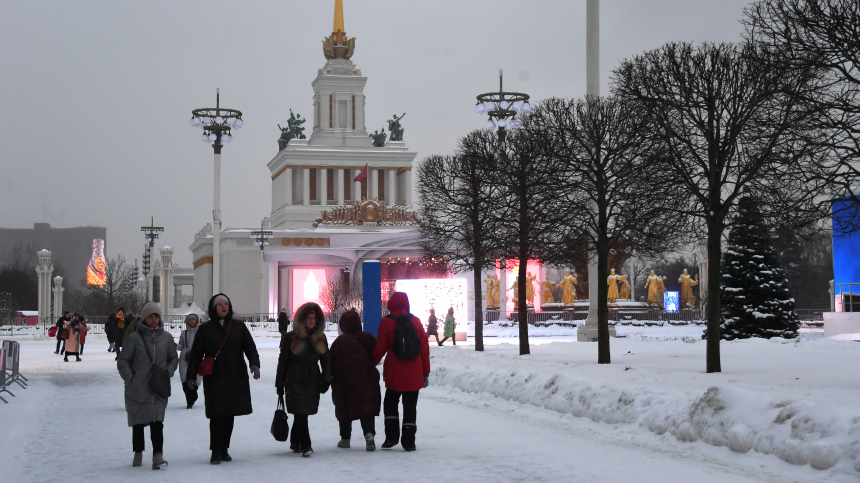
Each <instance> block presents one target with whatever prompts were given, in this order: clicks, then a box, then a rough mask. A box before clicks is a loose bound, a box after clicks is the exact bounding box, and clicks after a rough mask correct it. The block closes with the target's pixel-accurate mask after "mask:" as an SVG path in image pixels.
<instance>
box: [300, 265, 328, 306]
mask: <svg viewBox="0 0 860 483" xmlns="http://www.w3.org/2000/svg"><path fill="white" fill-rule="evenodd" d="M327 284H328V281H327V280H326V276H325V269H322V268H294V269H293V310H298V309H299V307H301V306H302V304H305V303H308V302H314V303H316V304H319V306H320V307H321V308H322V309H323V312H328V310H329V309H328V307H327V306H326V305H325V304H324V303H323V302H322V300H320V292H322V290H323V289H324V288H325V286H326V285H327Z"/></svg>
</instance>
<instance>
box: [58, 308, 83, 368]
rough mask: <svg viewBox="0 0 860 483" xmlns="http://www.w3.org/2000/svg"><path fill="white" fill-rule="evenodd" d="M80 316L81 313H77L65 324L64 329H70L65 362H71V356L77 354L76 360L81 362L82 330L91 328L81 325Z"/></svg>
mask: <svg viewBox="0 0 860 483" xmlns="http://www.w3.org/2000/svg"><path fill="white" fill-rule="evenodd" d="M78 317H79V315H78V314H75V316H74V317H72V319H71V320H69V321H68V322H66V323H65V324H63V329H69V332H68V337H67V338H66V357H64V358H63V361H65V362H69V356H75V361H76V362H81V353H80V349H81V331H85V330H89V329H84V328H83V327H82V326H81V323H80V321H78Z"/></svg>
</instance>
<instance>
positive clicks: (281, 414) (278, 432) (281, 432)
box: [269, 396, 290, 442]
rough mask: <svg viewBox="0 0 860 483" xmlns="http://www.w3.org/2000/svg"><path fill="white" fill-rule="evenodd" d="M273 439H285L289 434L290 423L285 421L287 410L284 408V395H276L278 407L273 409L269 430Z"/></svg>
mask: <svg viewBox="0 0 860 483" xmlns="http://www.w3.org/2000/svg"><path fill="white" fill-rule="evenodd" d="M269 432H271V433H272V436H274V437H275V441H282V442H283V441H286V440H287V437H289V436H290V423H289V422H287V412H286V411H285V410H284V396H278V408H277V409H275V418H274V419H272V428H271V429H270V430H269Z"/></svg>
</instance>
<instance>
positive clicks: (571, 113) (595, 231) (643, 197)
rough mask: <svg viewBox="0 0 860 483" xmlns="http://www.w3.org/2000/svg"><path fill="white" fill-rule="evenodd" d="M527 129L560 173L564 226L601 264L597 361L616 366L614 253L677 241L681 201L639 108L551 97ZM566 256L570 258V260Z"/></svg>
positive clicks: (607, 99)
mask: <svg viewBox="0 0 860 483" xmlns="http://www.w3.org/2000/svg"><path fill="white" fill-rule="evenodd" d="M531 121H532V122H530V123H528V125H527V126H528V127H527V129H529V130H534V135H535V136H544V137H546V139H547V142H546V143H544V144H543V145H542V146H543V147H544V148H545V151H544V152H545V154H546V156H547V157H548V158H551V159H554V160H555V162H556V164H558V166H559V167H560V168H561V170H562V171H561V174H562V176H559V183H561V184H562V185H563V186H564V189H563V190H562V191H561V193H562V196H563V200H564V205H565V208H564V209H563V210H562V211H563V214H564V215H566V219H565V223H566V225H567V226H568V227H569V233H571V234H572V235H573V237H574V239H582V240H587V241H588V243H587V245H586V246H587V247H588V249H589V250H590V251H592V252H593V256H594V257H596V259H597V280H593V281H592V280H589V283H597V334H598V335H597V362H598V363H599V364H609V363H610V362H611V357H610V350H609V317H608V315H609V312H608V309H609V307H608V302H607V295H608V291H609V287H608V285H607V284H606V283H605V282H604V280H607V279H608V276H609V262H610V253H615V254H623V255H624V256H625V258H626V256H627V254H629V253H630V252H631V251H633V250H636V251H638V252H639V253H642V254H651V253H655V252H658V251H664V250H667V249H671V248H672V247H673V244H674V243H676V241H677V240H678V239H679V238H680V237H679V236H678V235H679V234H680V233H681V231H680V230H679V221H680V219H679V217H677V216H675V215H674V214H673V213H672V212H671V211H670V210H668V209H666V208H667V207H668V206H671V205H673V204H675V203H676V202H677V199H679V198H680V193H679V190H678V189H677V187H676V185H673V183H671V182H670V180H669V179H668V177H667V176H666V175H665V172H664V171H663V170H661V169H659V167H658V163H657V162H656V161H655V160H654V159H652V153H653V152H654V144H655V143H654V141H653V140H652V138H651V137H650V136H649V135H648V131H647V126H646V123H647V119H646V117H645V116H644V115H643V112H641V109H640V108H639V106H638V104H637V103H635V102H633V101H630V100H624V99H620V98H616V97H587V98H586V99H559V98H551V99H548V100H546V101H544V102H542V103H541V104H540V105H539V106H538V107H537V108H536V109H535V111H534V115H533V116H532V119H531ZM568 258H569V257H568Z"/></svg>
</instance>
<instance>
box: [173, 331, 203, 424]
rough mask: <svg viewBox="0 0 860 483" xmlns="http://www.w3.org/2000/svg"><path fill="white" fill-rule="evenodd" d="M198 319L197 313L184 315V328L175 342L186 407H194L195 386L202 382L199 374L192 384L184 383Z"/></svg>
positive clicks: (195, 398) (195, 397)
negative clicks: (177, 341)
mask: <svg viewBox="0 0 860 483" xmlns="http://www.w3.org/2000/svg"><path fill="white" fill-rule="evenodd" d="M199 323H200V319H199V318H198V317H197V314H188V315H187V316H185V329H184V330H183V331H182V333H181V334H179V343H178V344H176V350H178V351H180V352H179V378H180V379H181V380H182V392H184V393H185V403H186V409H191V408H192V407H194V403H195V402H197V388H198V387H199V386H200V384H201V383H202V382H203V379H202V378H201V377H200V376H199V375H195V377H194V384H185V382H186V377H188V376H187V375H186V371H187V370H188V352H189V351H190V350H191V346H192V345H194V336H195V335H196V334H197V325H198V324H199Z"/></svg>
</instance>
